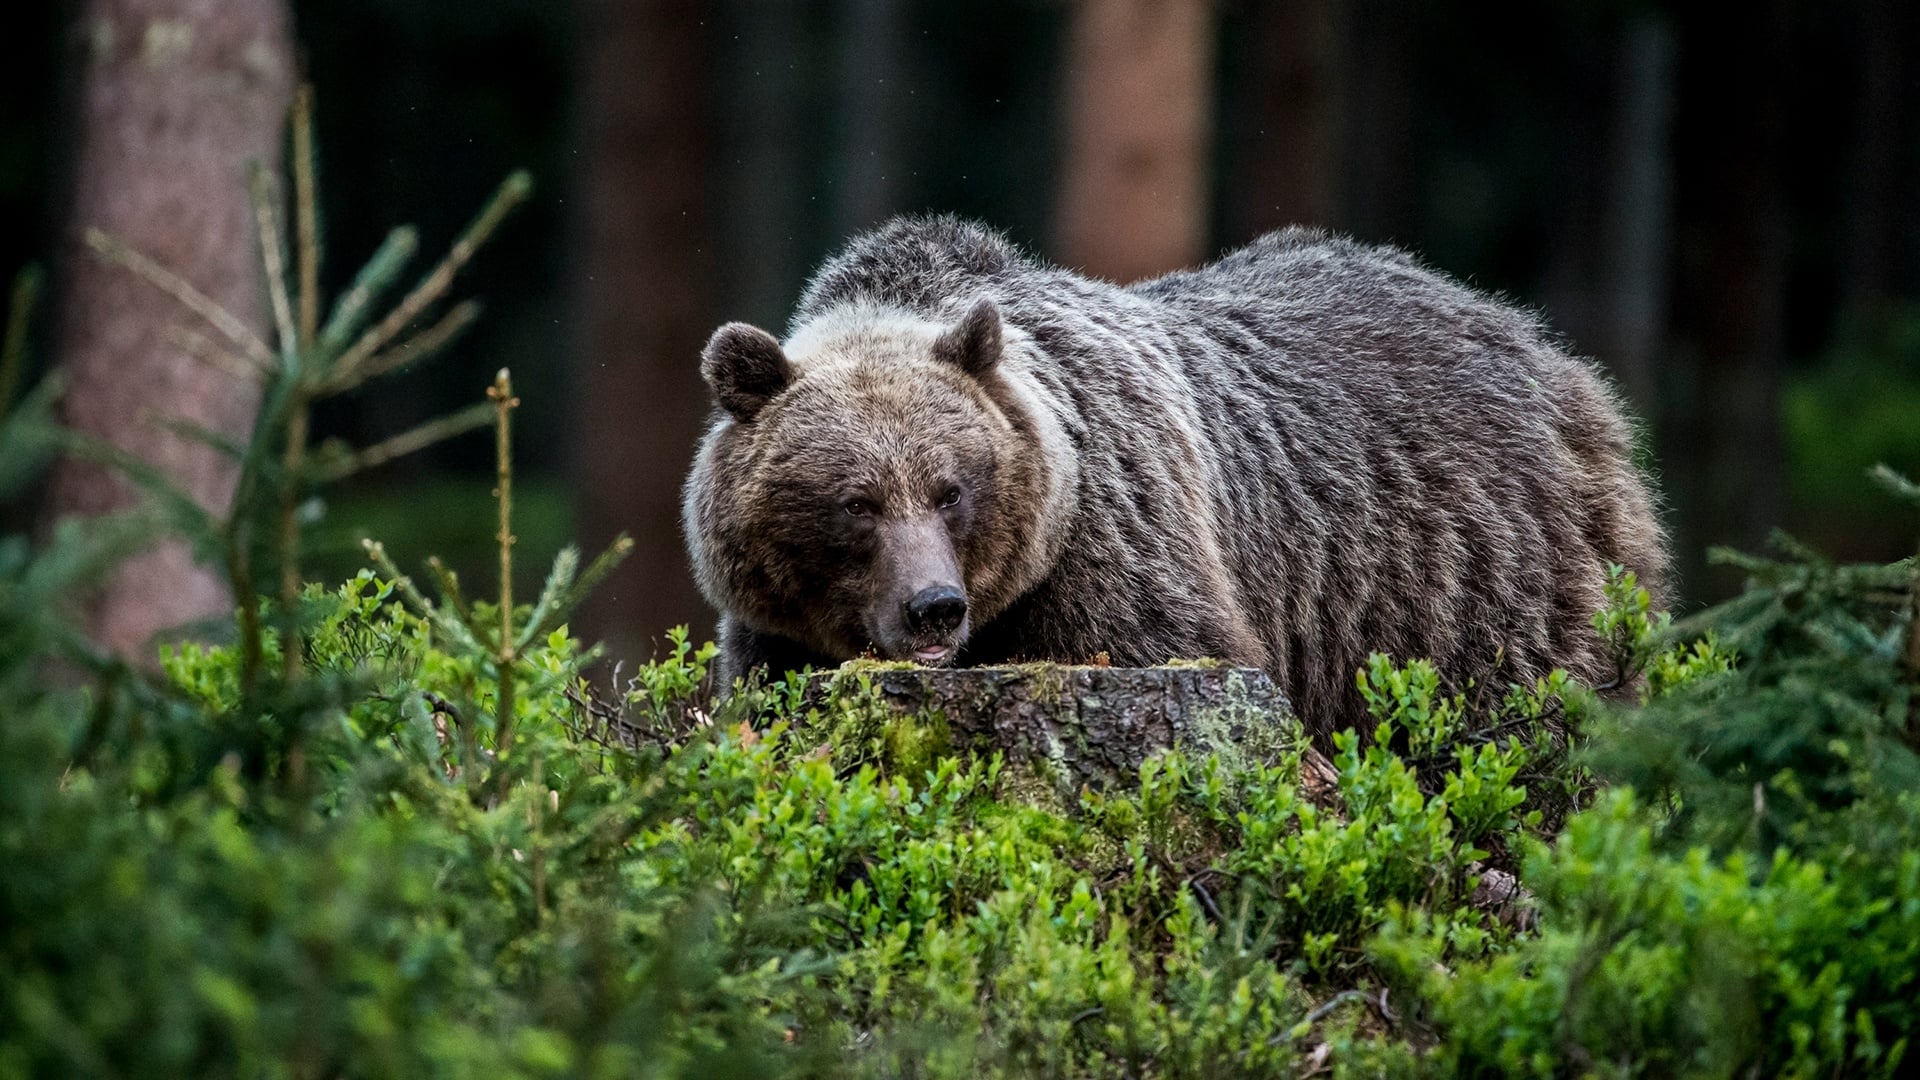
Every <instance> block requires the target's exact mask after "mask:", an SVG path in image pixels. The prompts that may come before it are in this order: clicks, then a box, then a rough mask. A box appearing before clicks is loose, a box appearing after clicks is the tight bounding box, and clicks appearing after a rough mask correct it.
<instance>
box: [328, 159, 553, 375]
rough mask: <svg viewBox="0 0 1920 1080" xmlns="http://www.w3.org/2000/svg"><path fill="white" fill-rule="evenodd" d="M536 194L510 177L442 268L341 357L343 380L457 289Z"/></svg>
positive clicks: (517, 176)
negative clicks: (496, 233) (512, 215)
mask: <svg viewBox="0 0 1920 1080" xmlns="http://www.w3.org/2000/svg"><path fill="white" fill-rule="evenodd" d="M532 190H533V181H532V179H530V178H529V177H528V176H527V174H526V173H524V172H516V173H514V174H513V175H512V176H509V177H507V179H506V181H505V182H504V183H502V184H501V185H500V189H499V190H498V191H496V192H494V193H493V198H492V199H489V200H488V201H487V205H486V206H485V207H483V208H482V209H481V211H480V213H479V215H478V216H477V217H475V218H474V219H473V223H472V224H471V225H468V226H467V230H466V232H464V233H462V234H460V238H459V239H458V240H455V241H454V242H453V248H452V249H451V250H449V251H448V252H447V255H446V257H445V258H443V259H441V260H440V265H438V266H436V267H434V268H433V270H432V271H431V272H429V273H428V274H427V276H426V277H425V278H423V279H421V281H420V284H418V285H416V286H414V288H413V291H412V292H410V293H408V294H407V295H406V298H405V299H403V300H401V301H400V303H399V304H397V305H395V307H394V309H393V310H392V311H390V312H388V313H387V317H386V318H384V319H381V320H380V322H379V323H378V324H376V325H375V326H374V327H373V328H372V329H371V330H368V331H367V332H366V333H364V334H362V335H360V340H358V341H356V342H354V343H353V345H352V347H350V348H349V349H347V351H346V352H345V353H343V354H341V357H340V363H339V366H338V367H337V368H335V370H336V372H338V374H339V377H340V378H341V379H348V378H350V377H352V376H353V375H354V369H356V368H358V367H360V366H361V365H362V364H365V363H366V362H367V361H368V360H369V359H371V358H372V357H373V355H374V353H376V352H378V351H379V350H380V349H381V348H383V347H384V346H385V345H386V344H387V342H389V341H392V340H393V339H394V338H395V337H396V336H398V335H399V333H400V331H402V330H404V329H406V328H407V324H409V323H411V322H413V320H415V319H417V318H419V317H420V315H421V313H422V312H424V311H426V309H427V308H428V307H430V306H431V305H432V304H433V303H434V301H436V300H438V299H440V297H442V296H444V295H446V292H447V289H448V288H450V287H451V286H452V285H453V278H454V275H455V274H457V273H459V272H460V268H461V267H463V266H465V265H466V264H467V263H468V262H469V261H470V260H472V258H473V254H474V252H475V251H477V250H479V247H480V245H481V244H483V243H485V242H486V240H487V237H489V236H491V235H492V234H493V230H494V229H496V228H498V227H499V225H500V222H501V221H502V220H504V219H505V218H506V216H507V213H508V212H509V211H511V210H512V209H513V208H514V207H515V206H518V205H519V204H520V203H522V202H524V201H525V200H526V197H527V193H528V192H530V191H532Z"/></svg>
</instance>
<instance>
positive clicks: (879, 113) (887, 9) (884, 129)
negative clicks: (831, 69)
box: [833, 0, 911, 239]
mask: <svg viewBox="0 0 1920 1080" xmlns="http://www.w3.org/2000/svg"><path fill="white" fill-rule="evenodd" d="M840 6H841V8H842V10H843V12H844V17H845V18H846V20H847V24H846V27H845V30H844V31H843V32H842V33H841V34H840V41H839V45H840V49H841V55H840V72H839V92H840V102H839V110H838V111H839V114H840V140H839V153H838V155H837V159H838V160H837V162H836V164H837V168H836V169H835V170H834V177H833V179H834V184H835V191H834V200H833V225H834V234H835V238H836V239H839V238H844V237H847V236H851V235H852V234H854V233H856V232H860V231H861V230H863V229H870V228H872V227H874V226H875V225H878V224H880V223H881V222H882V221H885V220H886V219H887V218H888V217H889V216H891V215H892V214H895V213H898V212H899V210H900V209H901V201H902V198H903V197H904V193H905V190H906V183H905V178H904V177H903V176H902V175H901V157H900V152H901V137H902V134H903V132H904V129H905V127H906V125H907V124H908V123H910V122H911V118H910V117H909V116H908V115H907V107H908V106H909V105H910V104H911V100H910V98H909V96H908V93H907V90H908V86H907V81H908V79H909V78H910V77H911V76H910V74H909V72H910V70H911V68H910V65H909V64H908V62H907V57H906V55H905V54H906V51H907V41H906V34H907V25H906V23H907V11H906V5H905V4H903V3H901V2H900V0H845V2H843V3H842V4H841V5H840Z"/></svg>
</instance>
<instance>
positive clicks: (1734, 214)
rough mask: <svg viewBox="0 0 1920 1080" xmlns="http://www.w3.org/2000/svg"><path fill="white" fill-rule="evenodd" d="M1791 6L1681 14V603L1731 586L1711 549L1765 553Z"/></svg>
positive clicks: (1783, 255) (1775, 420)
mask: <svg viewBox="0 0 1920 1080" xmlns="http://www.w3.org/2000/svg"><path fill="white" fill-rule="evenodd" d="M1789 16H1790V7H1789V4H1788V2H1787V0H1765V2H1763V3H1761V4H1758V5H1756V6H1755V7H1754V8H1752V9H1750V10H1749V11H1748V12H1747V13H1746V14H1745V15H1744V16H1743V17H1741V18H1739V19H1732V20H1729V19H1726V18H1723V17H1721V16H1719V15H1717V14H1710V13H1708V12H1707V11H1706V9H1686V13H1685V14H1684V15H1683V16H1682V17H1683V18H1684V19H1686V20H1687V22H1686V23H1685V25H1684V26H1683V28H1682V31H1681V38H1680V58H1679V63H1680V84H1679V85H1680V94H1679V108H1678V123H1677V126H1676V130H1675V145H1676V147H1677V153H1678V156H1679V166H1678V174H1677V175H1678V176H1679V178H1680V185H1679V188H1678V191H1677V199H1676V207H1675V211H1676V230H1677V233H1678V241H1679V247H1680V251H1679V254H1680V258H1679V260H1678V268H1677V274H1676V281H1675V283H1674V285H1675V294H1674V303H1673V311H1674V316H1675V320H1674V321H1675V330H1676V335H1677V338H1678V345H1679V352H1678V357H1677V359H1678V360H1681V361H1683V362H1685V363H1687V364H1688V365H1689V366H1690V367H1691V369H1692V376H1693V377H1692V379H1691V380H1688V381H1690V382H1691V386H1690V387H1689V386H1686V385H1684V384H1680V385H1675V386H1674V387H1673V388H1674V389H1675V390H1676V391H1677V393H1676V395H1675V406H1674V408H1673V409H1672V415H1673V416H1674V417H1675V418H1676V419H1675V422H1674V423H1672V424H1670V425H1669V426H1668V429H1667V430H1668V436H1669V445H1668V447H1667V452H1666V453H1665V454H1664V455H1663V457H1664V459H1665V460H1666V461H1667V462H1668V463H1669V471H1668V480H1669V482H1668V489H1669V493H1670V496H1671V502H1672V504H1673V505H1674V506H1675V508H1676V509H1677V510H1678V521H1677V524H1678V526H1679V527H1678V529H1677V530H1676V534H1677V535H1676V548H1675V551H1676V554H1677V555H1678V556H1679V558H1680V569H1681V571H1682V573H1683V574H1684V575H1686V576H1688V577H1690V578H1691V579H1692V580H1690V581H1686V582H1685V584H1686V586H1687V592H1688V595H1689V596H1691V597H1692V598H1693V599H1695V600H1711V599H1715V598H1718V597H1720V596H1723V595H1726V594H1728V593H1729V592H1731V591H1732V590H1733V589H1734V588H1735V587H1736V586H1737V585H1738V581H1737V580H1736V579H1735V576H1734V575H1733V574H1731V573H1729V572H1728V571H1726V570H1725V569H1724V568H1716V569H1714V570H1712V571H1710V572H1709V571H1708V570H1707V569H1706V567H1705V564H1704V562H1703V561H1702V555H1703V552H1704V550H1705V549H1706V547H1707V546H1708V545H1711V544H1733V545H1737V546H1740V547H1744V548H1749V549H1752V548H1756V547H1758V546H1759V545H1761V544H1762V543H1763V542H1764V540H1765V538H1766V536H1767V533H1768V531H1769V529H1771V528H1772V526H1774V525H1775V524H1776V523H1778V522H1779V521H1780V515H1781V508H1782V506H1781V504H1782V473H1783V468H1784V461H1783V456H1784V450H1783V446H1782V439H1781V417H1780V383H1781V376H1782V368H1783V367H1784V362H1785V357H1784V341H1783V331H1784V327H1783V324H1782V318H1781V312H1782V308H1783V306H1784V305H1783V300H1784V294H1785V286H1786V263H1787V242H1788V235H1787V221H1786V205H1785V191H1784V184H1783V178H1782V165H1783V161H1782V141H1783V134H1784V133H1783V131H1782V126H1783V118H1784V116H1785V106H1786V104H1787V101H1788V100H1789V98H1788V92H1787V87H1788V86H1789V85H1790V83H1791V81H1792V77H1793V72H1792V70H1791V61H1792V57H1791V55H1790V49H1789V48H1788V41H1789V31H1790V22H1789Z"/></svg>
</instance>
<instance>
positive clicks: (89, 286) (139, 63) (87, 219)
mask: <svg viewBox="0 0 1920 1080" xmlns="http://www.w3.org/2000/svg"><path fill="white" fill-rule="evenodd" d="M78 9H79V24H78V26H77V27H76V30H77V33H76V34H75V39H76V45H77V47H78V49H79V50H80V51H81V53H82V55H81V57H80V63H79V65H78V67H79V69H80V71H81V75H80V79H79V84H78V87H77V93H76V94H75V97H74V104H73V109H74V123H73V130H74V132H75V133H76V135H77V137H78V149H77V153H76V156H75V159H74V162H73V171H72V179H73V193H72V203H71V209H70V219H69V224H68V228H67V235H66V239H65V241H64V242H63V248H62V251H61V258H62V260H63V271H64V273H63V289H62V296H61V300H60V312H59V321H58V329H57V331H56V334H57V338H56V349H57V351H58V357H59V360H60V363H61V364H62V365H63V367H64V369H65V371H66V378H67V380H68V389H67V393H66V397H65V400H64V403H63V409H64V417H65V420H66V422H67V423H68V424H70V425H71V426H72V427H73V428H75V429H76V430H78V431H81V432H84V433H86V434H88V435H93V436H96V437H99V438H103V439H106V440H107V441H109V442H111V443H113V444H114V445H116V446H118V447H120V448H121V449H123V450H126V451H128V452H129V453H132V454H134V455H136V456H138V457H140V458H142V459H144V460H146V461H149V462H151V463H153V464H155V465H157V466H159V467H160V468H161V469H163V470H164V471H165V472H166V473H167V474H168V475H169V476H171V477H172V478H173V480H174V481H175V482H177V483H178V484H179V485H180V486H181V487H182V488H184V489H185V490H186V491H187V492H189V493H190V494H192V495H193V497H194V498H195V499H197V500H198V501H199V502H200V503H201V504H202V505H205V506H207V507H209V508H215V509H219V510H222V511H224V510H225V508H226V504H227V502H228V500H229V499H230V498H231V496H232V492H233V484H234V480H235V478H236V475H237V472H236V468H235V466H234V465H233V464H232V463H231V462H229V461H228V460H227V459H225V458H223V457H222V456H220V455H219V454H218V453H216V452H215V451H213V450H210V449H208V448H206V447H204V446H202V445H200V444H199V443H195V442H191V441H188V440H185V439H182V438H180V437H178V436H175V435H172V434H170V433H168V432H166V431H164V430H162V429H161V428H160V427H159V426H158V425H156V424H155V423H154V422H153V420H154V418H156V417H169V418H180V419H185V420H190V421H193V422H194V423H197V424H200V425H202V426H204V427H207V428H211V429H212V430H215V431H221V432H227V433H230V434H237V433H239V432H241V431H243V430H245V429H246V427H247V426H248V424H249V422H250V421H251V418H252V414H253V408H254V405H255V400H256V391H255V389H254V388H253V387H251V386H248V385H246V384H245V383H243V382H241V381H239V380H237V379H235V378H234V377H233V376H231V375H228V374H225V373H223V372H221V371H218V370H215V369H213V368H211V367H208V366H206V365H205V364H203V363H201V362H200V361H197V360H195V359H193V358H192V357H191V356H190V355H189V354H188V353H187V352H186V351H185V350H183V349H181V348H179V347H177V346H176V345H175V344H174V335H173V332H172V328H174V327H177V326H191V325H193V318H192V316H190V315H188V314H187V313H186V312H185V311H184V310H182V308H181V307H180V306H179V304H178V303H177V302H176V301H175V300H174V299H172V298H171V297H169V296H167V295H165V294H163V293H161V292H160V291H159V290H157V289H155V288H154V287H153V286H152V285H150V284H148V283H146V282H145V281H142V280H140V279H138V278H136V277H134V276H133V275H132V274H131V273H129V272H127V271H126V270H123V269H120V268H118V267H112V266H108V265H105V264H104V263H102V262H100V261H99V260H97V259H95V258H93V257H92V256H91V255H90V254H88V253H87V252H86V251H85V250H84V249H83V247H82V246H81V237H82V236H83V235H84V233H85V231H86V230H87V229H88V228H90V227H95V226H97V227H99V228H101V229H104V230H106V231H107V232H109V233H112V234H114V235H116V236H119V237H120V238H122V239H124V240H125V241H126V242H127V243H129V244H131V245H132V246H133V247H134V248H136V249H138V250H139V251H141V252H144V253H146V254H147V255H150V256H152V257H153V258H155V259H157V260H158V261H159V262H161V263H162V264H164V265H165V266H167V267H168V268H169V269H171V270H173V271H174V272H175V273H177V274H179V275H180V276H181V277H183V278H185V279H186V280H187V281H189V282H191V283H192V284H193V285H194V286H195V287H196V288H198V289H199V290H200V291H201V292H203V293H205V294H206V295H207V296H209V297H211V298H212V299H213V300H214V301H215V302H217V303H219V304H220V305H222V306H223V307H225V308H227V309H228V310H229V311H231V312H233V313H234V314H235V315H237V316H239V317H240V318H241V319H242V320H243V321H247V322H250V323H253V324H254V325H255V327H256V328H257V329H261V330H262V331H264V317H263V309H262V303H261V299H262V293H261V278H260V270H259V256H258V254H257V252H258V250H259V248H258V244H257V241H256V239H255V236H254V227H253V217H252V209H251V203H250V202H249V201H248V197H247V188H246V168H245V166H246V163H247V162H248V161H250V160H259V161H265V162H278V161H279V160H280V152H281V136H282V132H283V130H284V125H285V121H286V112H287V106H288V102H289V99H290V96H291V93H292V83H293V74H292V43H291V40H290V36H289V35H290V31H289V22H290V20H289V14H288V11H287V9H286V5H285V3H284V2H283V0H226V2H224V3H221V4H218V5H210V4H206V3H202V2H200V0H84V2H82V3H80V4H79V5H78ZM262 336H263V337H264V336H266V335H265V334H264V332H263V335H262ZM132 498H133V497H132V491H131V489H130V488H129V486H128V485H127V484H126V483H125V482H124V481H122V480H121V479H119V478H118V477H115V476H112V475H110V474H109V473H108V472H106V471H105V470H103V469H101V468H99V467H97V466H93V465H86V464H80V463H71V462H70V463H67V464H64V465H62V466H61V467H60V468H59V469H58V470H56V472H55V475H54V478H53V483H52V489H51V493H50V498H49V500H48V510H49V512H50V514H51V515H52V516H54V517H59V516H65V515H70V514H81V515H97V514H103V513H106V512H109V511H111V510H115V509H118V508H121V507H124V506H126V505H128V504H129V503H130V502H131V501H132ZM230 604H231V600H230V598H229V597H228V594H227V590H226V585H225V579H224V577H223V576H221V575H220V574H219V573H217V572H216V571H215V570H213V569H211V568H208V567H205V566H199V565H195V564H194V562H193V560H192V558H191V556H190V555H189V553H188V551H187V548H186V546H185V545H184V544H181V543H178V542H170V543H167V544H164V545H162V546H160V547H158V548H155V549H153V550H151V551H149V552H146V553H144V554H142V555H140V556H138V557H136V558H134V559H132V560H129V561H128V562H126V563H124V564H122V565H121V566H119V567H118V568H117V569H116V570H115V571H114V572H113V573H112V574H111V575H109V577H108V579H107V581H106V582H105V584H104V587H103V588H102V589H101V590H100V591H99V593H98V594H97V595H95V596H93V597H90V598H88V599H87V600H86V601H85V602H84V605H83V606H84V611H85V616H84V617H85V620H86V625H87V629H88V631H89V632H90V633H91V634H92V635H93V636H94V638H95V639H96V640H97V641H99V642H100V643H101V644H102V645H105V646H107V647H109V648H112V649H115V650H117V651H120V652H122V653H125V654H128V655H130V656H132V657H135V658H136V659H143V658H144V655H143V650H144V649H145V648H147V647H148V646H149V643H150V641H151V639H152V638H153V635H154V634H156V633H158V632H159V631H161V630H164V629H167V628H169V627H175V626H179V625H181V624H182V623H186V622H190V621H192V620H196V619H203V618H208V617H211V616H216V615H221V614H224V613H226V612H227V610H228V608H229V606H230Z"/></svg>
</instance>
